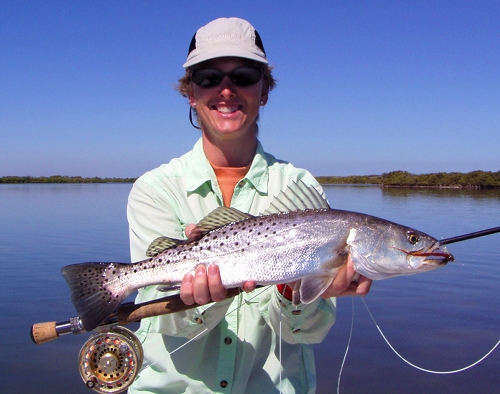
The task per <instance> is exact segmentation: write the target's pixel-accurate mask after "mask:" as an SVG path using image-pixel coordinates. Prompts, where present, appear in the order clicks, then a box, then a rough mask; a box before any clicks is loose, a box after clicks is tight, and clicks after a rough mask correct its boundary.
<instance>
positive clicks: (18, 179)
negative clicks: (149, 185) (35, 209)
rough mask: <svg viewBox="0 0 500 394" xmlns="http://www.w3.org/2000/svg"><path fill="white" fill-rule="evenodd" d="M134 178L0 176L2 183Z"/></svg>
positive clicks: (92, 181) (109, 180)
mask: <svg viewBox="0 0 500 394" xmlns="http://www.w3.org/2000/svg"><path fill="white" fill-rule="evenodd" d="M135 180H136V178H99V177H97V176H96V177H93V178H83V177H81V176H63V175H52V176H41V177H33V176H4V177H0V184H2V183H111V182H134V181H135Z"/></svg>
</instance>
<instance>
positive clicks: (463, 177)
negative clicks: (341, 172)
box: [0, 171, 500, 189]
mask: <svg viewBox="0 0 500 394" xmlns="http://www.w3.org/2000/svg"><path fill="white" fill-rule="evenodd" d="M136 179H137V178H100V177H91V178H85V177H81V176H65V175H52V176H47V177H45V176H42V177H32V176H4V177H0V185H1V184H23V183H132V182H135V180H136ZM316 179H317V180H318V182H319V183H320V184H323V185H326V184H330V185H373V186H382V187H418V188H425V187H430V188H465V189H491V188H500V171H496V172H492V171H472V172H468V173H460V172H437V173H431V174H412V173H409V172H408V171H392V172H387V173H383V174H382V175H352V176H317V177H316Z"/></svg>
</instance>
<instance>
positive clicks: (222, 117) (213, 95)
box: [189, 58, 267, 139]
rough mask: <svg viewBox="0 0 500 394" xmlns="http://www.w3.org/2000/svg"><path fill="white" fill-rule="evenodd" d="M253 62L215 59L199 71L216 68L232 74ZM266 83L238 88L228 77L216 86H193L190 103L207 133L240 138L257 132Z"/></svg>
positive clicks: (205, 63)
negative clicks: (257, 121)
mask: <svg viewBox="0 0 500 394" xmlns="http://www.w3.org/2000/svg"><path fill="white" fill-rule="evenodd" d="M253 65H254V64H253V63H252V62H251V61H248V60H245V59H241V58H218V59H212V60H209V61H207V62H204V63H202V64H201V65H199V66H197V67H195V69H197V68H213V69H216V70H219V71H222V72H231V71H233V70H235V69H236V68H238V67H241V66H253ZM263 84H264V80H263V79H262V78H261V79H260V80H259V81H258V82H257V83H256V84H254V85H250V86H238V85H236V84H235V83H234V82H233V81H232V80H231V79H230V78H229V77H228V76H225V77H224V79H223V80H222V83H221V84H219V85H217V86H213V87H201V86H198V85H196V84H195V83H192V92H191V94H190V95H189V102H190V103H191V105H195V108H196V112H197V113H198V117H199V120H200V122H201V126H202V129H203V132H204V133H209V135H210V136H211V137H215V138H221V139H231V138H237V137H238V136H242V135H247V134H248V133H255V134H256V132H257V125H256V120H257V117H258V115H259V107H260V106H261V105H264V104H266V102H267V94H263V86H264V85H263Z"/></svg>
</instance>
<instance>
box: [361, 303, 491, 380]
mask: <svg viewBox="0 0 500 394" xmlns="http://www.w3.org/2000/svg"><path fill="white" fill-rule="evenodd" d="M361 301H363V304H365V307H366V310H367V311H368V313H369V314H370V317H371V318H372V320H373V323H375V327H377V330H378V332H379V333H380V335H382V338H384V340H385V342H386V343H387V345H389V347H390V348H391V350H392V351H393V352H394V353H395V354H396V356H398V357H399V358H400V359H401V360H403V361H404V362H405V363H407V364H408V365H411V366H412V367H413V368H416V369H418V370H420V371H423V372H428V373H433V374H438V375H448V374H452V373H457V372H462V371H465V370H467V369H469V368H472V367H473V366H475V365H477V364H479V363H480V362H481V361H483V360H484V359H485V358H486V357H488V356H489V355H490V354H491V353H492V352H493V351H494V350H495V349H496V348H497V347H498V345H500V340H499V341H498V342H497V343H496V345H495V346H493V348H492V349H491V350H490V351H489V352H487V353H486V354H485V355H484V356H483V357H481V358H480V359H479V360H477V361H476V362H474V363H472V364H470V365H468V366H466V367H463V368H460V369H455V370H452V371H433V370H430V369H425V368H422V367H419V366H418V365H415V364H413V363H411V362H410V361H408V360H407V359H405V358H404V357H403V356H401V355H400V354H399V353H398V352H397V351H396V349H394V347H393V346H392V345H391V344H390V342H389V340H388V339H387V338H386V337H385V335H384V333H383V332H382V330H381V329H380V327H379V325H378V324H377V322H376V321H375V318H374V317H373V314H372V312H371V311H370V309H369V308H368V305H367V304H366V301H365V300H364V299H363V298H362V297H361Z"/></svg>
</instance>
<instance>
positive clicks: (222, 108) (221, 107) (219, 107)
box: [215, 105, 241, 114]
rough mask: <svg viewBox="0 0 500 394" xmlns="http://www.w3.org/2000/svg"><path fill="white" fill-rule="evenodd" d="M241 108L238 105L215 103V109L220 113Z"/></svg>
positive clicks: (230, 112) (227, 112) (231, 111)
mask: <svg viewBox="0 0 500 394" xmlns="http://www.w3.org/2000/svg"><path fill="white" fill-rule="evenodd" d="M240 108H241V106H239V105H216V106H215V109H216V110H217V111H218V112H220V113H222V114H232V113H234V112H236V111H238V110H239V109H240Z"/></svg>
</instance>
